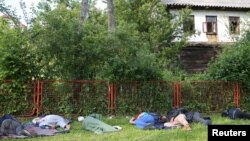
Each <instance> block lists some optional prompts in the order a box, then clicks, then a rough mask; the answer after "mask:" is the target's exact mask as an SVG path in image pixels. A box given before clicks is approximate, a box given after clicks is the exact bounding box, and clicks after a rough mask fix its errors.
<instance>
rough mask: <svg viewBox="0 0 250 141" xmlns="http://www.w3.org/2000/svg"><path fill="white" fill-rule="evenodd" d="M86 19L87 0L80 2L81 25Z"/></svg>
mask: <svg viewBox="0 0 250 141" xmlns="http://www.w3.org/2000/svg"><path fill="white" fill-rule="evenodd" d="M88 17H89V0H82V3H81V13H80V18H81V23H83V22H84V21H86V20H87V19H88Z"/></svg>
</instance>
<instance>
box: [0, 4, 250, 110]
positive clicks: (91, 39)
mask: <svg viewBox="0 0 250 141" xmlns="http://www.w3.org/2000/svg"><path fill="white" fill-rule="evenodd" d="M52 4H53V6H52ZM114 5H115V14H116V15H115V18H116V29H115V32H114V33H112V34H110V32H109V30H108V16H107V10H104V11H101V10H99V9H96V8H95V7H94V6H93V3H91V4H90V11H89V17H88V18H87V19H86V21H84V22H81V19H80V11H81V5H80V3H79V2H78V1H76V0H50V1H42V2H41V3H40V4H39V5H38V7H35V8H33V9H32V10H33V13H34V15H35V16H34V17H32V18H30V19H28V17H27V15H25V17H26V22H27V23H28V27H27V28H22V27H20V26H19V23H18V18H17V17H16V15H15V11H13V10H11V9H10V8H8V7H7V6H6V5H4V1H0V12H2V13H4V14H6V15H7V18H3V17H1V18H0V80H15V81H14V83H15V85H17V86H20V87H21V86H22V87H28V86H25V85H26V84H27V82H29V83H30V82H31V81H32V80H48V79H57V80H106V81H108V82H110V83H112V82H119V81H127V82H131V81H151V80H166V81H180V80H218V79H219V80H228V81H233V82H239V83H240V84H241V86H242V89H243V90H244V91H246V92H247V91H248V90H249V87H250V86H249V84H248V82H249V79H250V76H249V75H250V73H249V67H250V64H249V60H250V57H249V55H248V52H249V47H248V46H249V45H250V44H249V43H250V42H249V36H250V35H249V33H248V34H246V36H245V37H244V39H242V40H240V41H239V42H238V43H236V44H235V45H233V46H231V47H226V48H225V50H224V51H223V52H222V54H221V55H220V57H218V58H217V59H216V60H215V61H214V62H211V65H210V66H209V69H208V72H207V73H204V74H194V75H189V74H187V73H186V72H185V71H183V70H181V69H180V68H179V61H180V60H179V57H178V54H179V52H180V50H181V49H182V48H183V47H185V45H186V39H187V37H188V35H189V33H183V32H182V30H180V29H181V28H180V27H181V26H182V23H183V21H187V20H186V17H188V16H187V15H189V14H190V12H191V11H190V9H183V10H182V11H180V13H179V15H178V16H176V15H171V14H170V13H168V12H167V9H166V6H165V5H162V4H161V3H159V0H140V1H134V0H117V1H115V3H114ZM22 8H23V10H24V11H25V9H24V8H25V6H24V3H22ZM24 13H25V12H24ZM11 22H13V23H14V26H10V25H9V24H10V23H11ZM175 39H178V41H179V42H173V41H174V40H175ZM20 87H18V89H16V90H14V89H12V88H10V89H11V90H10V91H11V94H12V95H13V99H15V97H18V96H19V95H23V93H24V92H23V90H22V88H20ZM73 87H74V86H73ZM15 88H16V87H15ZM19 90H20V91H19ZM71 93H72V92H71ZM157 94H158V95H159V97H164V96H161V95H160V94H161V93H160V92H159V93H157ZM246 95H247V94H246ZM159 97H157V100H159V99H160V98H159ZM248 97H249V96H247V97H245V99H244V103H249V102H248V101H249V98H248ZM67 99H71V95H66V97H64V98H62V101H61V102H60V103H61V104H62V105H60V108H61V109H65V112H72V110H71V107H70V106H65V104H68V102H67V101H66V100H67ZM2 100H4V98H3V96H1V97H0V101H2ZM28 104H29V103H27V105H28ZM27 105H26V107H27ZM15 106H18V107H16V109H20V108H21V106H20V107H19V105H15ZM126 106H128V105H126V104H124V103H123V106H122V108H126ZM160 106H164V105H160ZM192 106H194V105H191V107H192ZM202 106H204V105H202ZM73 107H74V105H73ZM247 107H249V106H248V104H246V105H244V108H247ZM9 108H10V109H8V110H7V111H9V112H15V110H13V109H14V108H13V107H9ZM129 110H130V109H129ZM89 111H91V109H89ZM47 112H48V111H47Z"/></svg>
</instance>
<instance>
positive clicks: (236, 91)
mask: <svg viewBox="0 0 250 141" xmlns="http://www.w3.org/2000/svg"><path fill="white" fill-rule="evenodd" d="M234 105H235V106H236V107H240V86H239V83H238V82H236V83H235V84H234Z"/></svg>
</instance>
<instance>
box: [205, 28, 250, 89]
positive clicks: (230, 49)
mask: <svg viewBox="0 0 250 141" xmlns="http://www.w3.org/2000/svg"><path fill="white" fill-rule="evenodd" d="M249 37H250V32H247V34H246V35H245V37H244V38H243V39H241V40H239V41H238V42H237V43H235V44H233V45H230V46H227V47H225V48H224V49H223V51H222V53H221V54H220V55H219V56H218V58H216V59H215V60H214V62H211V63H210V64H209V67H208V71H207V75H208V77H209V78H211V79H220V80H229V81H234V82H240V83H241V84H242V85H243V86H245V87H247V88H250V85H249V81H250V56H249V52H250V48H249V45H250V40H249Z"/></svg>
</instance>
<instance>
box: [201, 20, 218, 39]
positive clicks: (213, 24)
mask: <svg viewBox="0 0 250 141" xmlns="http://www.w3.org/2000/svg"><path fill="white" fill-rule="evenodd" d="M208 18H214V19H215V20H214V21H209V20H208ZM208 23H209V24H211V25H210V26H211V29H212V31H209V32H208V26H209V25H208ZM217 28H218V26H217V16H206V22H203V32H204V33H206V34H207V35H217V32H218V29H217Z"/></svg>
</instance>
